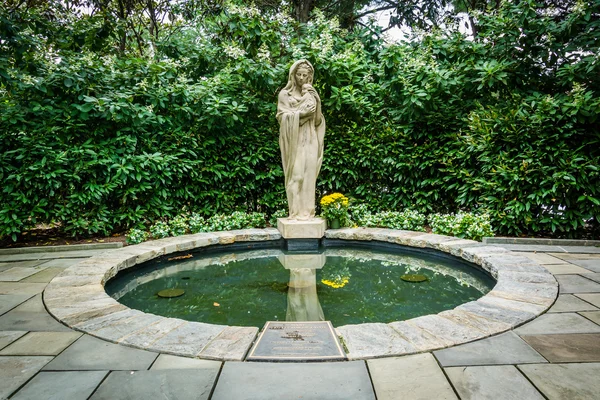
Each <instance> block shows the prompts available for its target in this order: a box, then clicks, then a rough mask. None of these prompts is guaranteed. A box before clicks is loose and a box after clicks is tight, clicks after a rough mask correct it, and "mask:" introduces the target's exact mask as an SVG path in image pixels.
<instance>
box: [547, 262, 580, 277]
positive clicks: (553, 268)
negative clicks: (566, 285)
mask: <svg viewBox="0 0 600 400" xmlns="http://www.w3.org/2000/svg"><path fill="white" fill-rule="evenodd" d="M544 268H546V269H547V270H548V271H550V273H552V274H554V275H565V274H586V273H590V272H592V271H590V270H589V269H585V268H582V267H579V266H577V265H573V264H557V265H548V264H545V265H544Z"/></svg>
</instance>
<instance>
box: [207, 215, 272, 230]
mask: <svg viewBox="0 0 600 400" xmlns="http://www.w3.org/2000/svg"><path fill="white" fill-rule="evenodd" d="M265 217H266V216H265V214H263V213H257V212H253V213H244V212H240V211H235V212H233V213H232V214H230V215H224V214H217V215H213V216H212V217H210V218H208V219H207V220H206V224H205V226H204V232H214V231H230V230H233V229H249V228H265V227H266V219H265Z"/></svg>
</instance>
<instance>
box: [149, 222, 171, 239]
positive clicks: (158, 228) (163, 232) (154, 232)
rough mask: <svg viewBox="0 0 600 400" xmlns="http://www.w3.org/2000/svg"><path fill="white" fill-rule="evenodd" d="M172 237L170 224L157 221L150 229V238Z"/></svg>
mask: <svg viewBox="0 0 600 400" xmlns="http://www.w3.org/2000/svg"><path fill="white" fill-rule="evenodd" d="M169 236H171V230H170V229H169V224H167V223H166V222H164V221H156V222H155V223H154V224H152V226H151V227H150V237H152V239H162V238H166V237H169Z"/></svg>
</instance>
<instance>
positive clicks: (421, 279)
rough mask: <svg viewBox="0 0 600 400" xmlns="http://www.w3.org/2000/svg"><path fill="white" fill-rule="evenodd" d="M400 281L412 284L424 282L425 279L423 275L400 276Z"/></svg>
mask: <svg viewBox="0 0 600 400" xmlns="http://www.w3.org/2000/svg"><path fill="white" fill-rule="evenodd" d="M400 279H402V280H403V281H405V282H413V283H419V282H425V281H426V280H428V279H427V277H426V276H425V275H413V274H410V275H402V276H401V277H400Z"/></svg>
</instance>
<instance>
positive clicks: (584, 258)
mask: <svg viewBox="0 0 600 400" xmlns="http://www.w3.org/2000/svg"><path fill="white" fill-rule="evenodd" d="M555 256H556V257H559V258H561V259H563V260H565V261H568V262H570V263H571V264H575V265H578V266H580V267H582V268H585V269H587V270H590V271H593V272H600V255H591V254H555Z"/></svg>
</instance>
